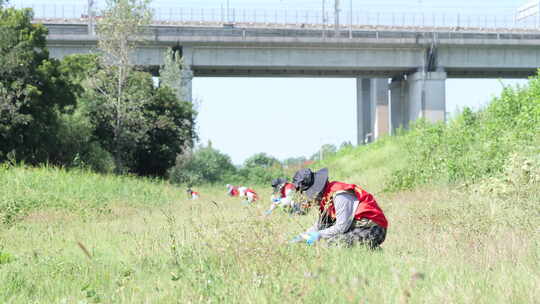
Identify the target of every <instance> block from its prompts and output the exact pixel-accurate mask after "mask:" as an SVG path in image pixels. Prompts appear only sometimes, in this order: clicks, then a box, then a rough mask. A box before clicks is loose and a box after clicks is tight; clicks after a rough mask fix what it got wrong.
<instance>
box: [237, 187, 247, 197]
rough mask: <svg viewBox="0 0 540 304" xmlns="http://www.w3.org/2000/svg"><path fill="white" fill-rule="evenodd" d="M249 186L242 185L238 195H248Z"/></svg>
mask: <svg viewBox="0 0 540 304" xmlns="http://www.w3.org/2000/svg"><path fill="white" fill-rule="evenodd" d="M247 189H248V188H247V187H244V186H240V187H238V196H240V197H244V196H246V191H247Z"/></svg>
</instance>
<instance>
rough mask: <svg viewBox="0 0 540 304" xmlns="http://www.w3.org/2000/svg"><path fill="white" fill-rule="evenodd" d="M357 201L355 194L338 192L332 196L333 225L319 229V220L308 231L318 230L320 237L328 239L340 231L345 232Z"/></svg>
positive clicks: (356, 206)
mask: <svg viewBox="0 0 540 304" xmlns="http://www.w3.org/2000/svg"><path fill="white" fill-rule="evenodd" d="M358 204H359V201H358V199H357V198H356V196H355V195H353V194H351V193H346V192H345V193H339V194H337V195H336V196H335V198H334V208H335V209H336V222H335V224H334V225H332V226H330V227H328V228H326V229H322V230H319V220H317V222H315V225H313V226H312V227H311V228H310V229H308V231H307V232H308V233H309V232H315V231H317V232H319V233H320V234H321V238H324V239H328V238H331V237H333V236H336V235H338V234H340V233H345V232H346V231H347V230H348V229H349V228H350V227H351V224H352V222H353V220H354V212H355V211H356V208H358Z"/></svg>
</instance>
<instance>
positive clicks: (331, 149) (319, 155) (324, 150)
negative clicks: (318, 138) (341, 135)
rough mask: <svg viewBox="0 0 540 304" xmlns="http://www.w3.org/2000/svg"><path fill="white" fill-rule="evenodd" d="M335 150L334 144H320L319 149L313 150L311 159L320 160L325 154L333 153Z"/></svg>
mask: <svg viewBox="0 0 540 304" xmlns="http://www.w3.org/2000/svg"><path fill="white" fill-rule="evenodd" d="M336 151H337V148H336V146H335V145H332V144H324V145H322V147H321V148H320V149H319V151H317V152H315V154H313V155H312V156H311V158H310V159H311V160H321V159H323V158H325V157H327V156H330V155H333V154H335V153H336Z"/></svg>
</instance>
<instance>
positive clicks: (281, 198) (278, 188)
mask: <svg viewBox="0 0 540 304" xmlns="http://www.w3.org/2000/svg"><path fill="white" fill-rule="evenodd" d="M271 185H272V188H273V190H274V193H273V194H272V197H271V201H272V204H271V205H270V208H268V210H266V212H265V214H266V215H270V214H271V213H272V211H274V209H276V208H277V207H282V208H284V209H288V210H290V212H291V213H300V206H299V205H298V204H297V203H295V202H294V200H293V196H294V193H295V192H296V191H295V190H296V189H295V187H294V184H292V183H289V182H287V179H285V178H281V177H280V178H276V179H274V180H272V184H271Z"/></svg>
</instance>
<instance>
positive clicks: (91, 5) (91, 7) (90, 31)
mask: <svg viewBox="0 0 540 304" xmlns="http://www.w3.org/2000/svg"><path fill="white" fill-rule="evenodd" d="M86 14H87V16H88V17H87V18H88V34H90V35H94V34H95V31H94V0H88V12H86Z"/></svg>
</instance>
